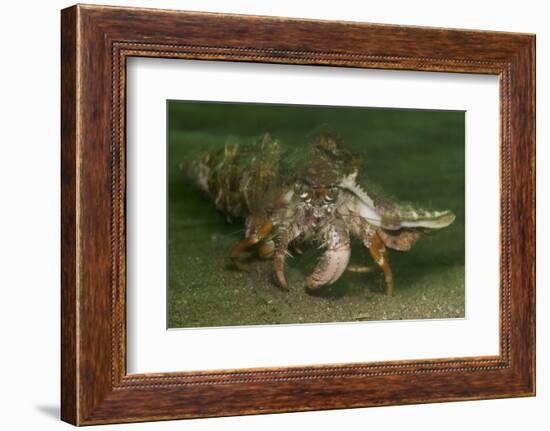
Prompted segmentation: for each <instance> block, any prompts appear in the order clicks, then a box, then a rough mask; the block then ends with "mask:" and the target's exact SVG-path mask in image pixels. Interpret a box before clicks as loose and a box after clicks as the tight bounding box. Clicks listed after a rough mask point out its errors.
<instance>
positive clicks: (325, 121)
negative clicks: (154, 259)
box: [167, 102, 465, 328]
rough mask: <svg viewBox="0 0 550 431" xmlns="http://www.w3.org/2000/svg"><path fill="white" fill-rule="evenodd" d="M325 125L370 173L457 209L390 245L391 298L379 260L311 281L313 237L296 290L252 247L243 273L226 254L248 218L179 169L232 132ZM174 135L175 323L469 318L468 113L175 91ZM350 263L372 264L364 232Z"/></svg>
mask: <svg viewBox="0 0 550 431" xmlns="http://www.w3.org/2000/svg"><path fill="white" fill-rule="evenodd" d="M320 125H323V127H325V128H328V129H329V130H332V131H334V132H336V133H338V134H339V135H340V136H341V138H342V139H343V141H344V144H345V146H346V147H348V148H350V149H352V150H354V151H359V152H361V153H362V154H363V165H362V166H363V167H362V170H361V173H360V175H361V176H362V177H363V178H365V179H366V183H365V184H369V183H372V184H376V185H377V187H379V190H383V191H384V193H385V194H386V195H387V196H389V197H393V198H396V199H398V200H405V201H411V202H415V203H418V204H419V206H421V207H427V208H432V209H440V210H442V209H451V210H452V211H453V212H454V213H455V214H456V216H457V218H456V220H455V222H454V223H453V224H452V225H451V226H450V227H448V228H446V229H443V230H441V231H438V232H434V233H431V234H430V235H427V236H425V237H424V238H422V239H421V240H420V241H419V242H418V243H417V244H415V245H414V246H413V248H412V250H411V251H409V252H398V251H394V250H390V263H391V267H392V270H393V276H394V285H395V291H394V296H393V297H392V298H388V297H387V296H386V295H385V284H384V280H383V276H382V272H381V271H376V272H372V273H369V274H357V273H350V272H346V273H344V275H343V276H342V277H341V278H340V279H339V280H338V281H337V282H336V283H335V284H334V285H332V286H329V287H325V288H321V289H319V290H318V291H316V292H314V293H311V292H308V291H306V289H305V279H306V277H307V275H308V274H309V273H310V272H311V271H312V270H313V267H314V266H315V261H316V259H317V258H318V257H319V253H320V251H319V250H317V249H316V247H315V246H311V247H309V248H307V249H306V250H305V253H304V254H303V255H301V256H295V257H294V258H289V259H287V267H286V274H287V279H288V282H289V291H283V290H282V289H281V288H279V287H278V286H277V284H276V283H275V281H274V276H273V268H272V262H271V261H270V260H267V261H261V260H258V259H255V258H254V257H253V256H252V255H251V257H252V258H251V259H250V261H249V263H250V267H251V269H252V270H251V272H250V273H240V272H236V271H235V270H234V269H233V268H232V267H231V265H230V262H229V258H228V254H229V250H230V248H231V247H232V246H233V245H234V244H235V243H236V242H237V241H238V240H239V239H240V238H241V237H242V235H243V227H244V224H243V222H242V221H236V222H234V223H228V222H227V221H226V219H225V217H224V216H223V215H222V214H220V213H219V212H218V211H217V210H216V209H215V207H214V205H213V203H212V202H210V201H209V200H208V199H207V198H206V197H205V195H204V194H203V193H201V192H200V191H199V190H198V189H197V188H196V187H195V186H194V185H193V184H192V183H191V182H190V181H189V180H188V178H187V176H186V172H185V168H183V169H182V166H185V161H187V160H189V159H190V158H193V157H196V155H197V154H198V153H200V152H201V151H205V150H206V149H209V148H220V147H222V146H223V145H224V143H225V140H226V138H227V136H232V137H234V139H238V140H240V141H242V142H243V143H246V142H252V140H253V139H254V137H255V136H258V135H260V134H262V133H264V132H270V133H271V134H272V135H273V136H274V137H277V138H279V139H280V140H281V141H282V142H283V144H284V145H303V144H304V143H305V142H306V141H307V139H308V138H309V137H310V136H311V135H310V133H311V131H312V130H313V129H315V128H317V127H319V126H320ZM168 136H169V139H168V154H169V156H168V190H169V192H168V194H169V196H168V241H167V244H168V246H167V247H168V265H167V270H168V271H167V273H168V281H167V289H168V295H167V297H168V304H167V306H168V322H167V325H168V327H169V328H187V327H218V326H228V325H266V324H279V323H284V324H289V323H315V322H356V321H368V320H403V319H433V318H459V317H464V315H465V289H464V256H465V253H464V251H465V246H464V233H465V229H464V223H465V220H464V206H465V202H464V178H465V171H464V113H463V112H438V111H412V110H407V111H404V110H387V109H385V110H380V109H377V110H372V109H369V110H365V109H353V110H349V109H338V108H330V109H329V108H323V109H318V108H317V109H311V108H302V107H293V108H287V107H284V108H281V107H273V106H261V105H232V104H224V105H220V104H218V105H211V104H197V103H184V102H170V103H169V133H168ZM366 188H367V187H366ZM351 263H352V264H364V263H368V264H370V263H372V260H371V258H370V255H369V253H368V251H367V250H366V249H364V248H363V247H362V246H361V245H360V244H359V243H357V242H355V243H353V244H352V257H351Z"/></svg>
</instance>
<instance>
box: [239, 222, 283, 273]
mask: <svg viewBox="0 0 550 431" xmlns="http://www.w3.org/2000/svg"><path fill="white" fill-rule="evenodd" d="M272 228H273V224H272V223H271V222H270V221H267V222H265V223H264V224H263V225H261V226H260V227H259V229H258V230H257V231H255V232H253V233H252V234H251V235H249V236H248V237H246V238H244V239H242V240H241V241H239V242H238V243H237V244H235V245H234V246H233V248H232V249H231V253H230V257H231V260H232V261H233V263H234V264H235V266H236V267H237V269H238V270H239V271H243V272H248V271H249V270H248V268H247V267H246V265H244V264H243V263H242V262H241V261H240V260H239V258H240V256H241V254H242V253H243V252H244V251H245V250H247V249H249V248H250V247H252V246H253V245H255V244H258V243H259V242H260V241H261V240H262V239H264V238H265V237H266V236H267V235H269V232H271V229H272Z"/></svg>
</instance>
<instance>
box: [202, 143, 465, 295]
mask: <svg viewBox="0 0 550 431" xmlns="http://www.w3.org/2000/svg"><path fill="white" fill-rule="evenodd" d="M358 160H359V158H358V156H357V155H356V154H354V153H351V152H350V151H348V150H346V149H345V148H344V146H343V144H342V142H341V141H340V140H339V139H338V138H337V137H335V136H334V135H332V134H329V133H321V134H319V135H317V136H316V137H315V138H314V139H313V141H312V142H311V143H310V144H308V146H307V147H300V148H297V147H296V148H294V150H292V149H289V150H284V149H283V146H282V145H281V143H280V142H279V141H278V140H277V139H274V138H272V137H271V136H270V135H269V134H265V135H263V136H261V137H259V138H258V139H257V140H256V141H255V142H254V143H251V144H249V145H242V144H239V143H236V142H231V141H228V142H227V143H226V145H225V147H224V148H223V149H221V150H218V151H214V152H209V153H207V154H205V155H204V156H203V157H201V158H200V159H199V160H198V161H196V162H195V163H194V165H193V171H194V174H195V175H194V176H195V178H196V179H197V182H198V185H199V186H200V188H202V189H203V190H204V191H205V192H206V193H207V194H208V195H209V196H210V197H211V199H212V200H213V201H214V203H215V205H216V207H217V209H218V210H220V211H222V212H223V213H224V214H225V215H226V216H227V217H228V218H229V219H235V218H241V219H244V221H245V232H244V238H243V239H241V240H240V241H239V242H238V243H237V244H235V246H234V247H233V248H232V249H231V252H230V258H231V260H232V262H233V264H234V266H235V267H236V268H237V269H239V270H241V271H247V267H246V266H245V265H244V263H243V262H242V254H243V253H244V252H246V251H249V250H252V249H256V250H257V252H258V254H259V256H260V257H263V258H270V257H272V258H273V262H274V269H275V274H276V278H277V280H278V284H279V285H280V287H281V288H283V289H288V284H287V280H286V276H285V260H286V258H287V256H288V255H290V251H289V250H293V251H300V250H301V249H302V248H303V247H305V246H308V245H309V244H316V245H317V246H319V247H320V248H322V249H323V253H322V256H321V257H320V259H319V261H318V262H317V265H316V267H315V269H314V271H313V273H312V274H311V275H310V276H309V277H308V278H307V282H306V286H307V288H308V289H318V288H320V287H322V286H326V285H330V284H332V283H334V282H335V281H336V280H338V279H339V277H340V276H341V275H342V274H343V272H344V271H345V270H346V269H347V270H349V271H353V272H369V271H371V270H372V269H374V268H375V267H373V266H348V264H349V261H350V256H351V238H352V237H354V238H357V239H358V240H359V242H360V243H362V244H363V245H364V246H365V247H366V248H368V250H369V251H370V254H371V256H372V258H373V260H374V261H375V262H376V264H377V265H378V267H379V268H380V269H381V270H382V271H383V274H384V279H385V283H386V292H387V295H388V296H391V295H392V294H393V277H392V271H391V268H390V264H389V260H388V252H387V248H391V249H394V250H400V251H406V250H409V249H410V248H411V247H412V245H413V244H414V243H415V242H416V241H417V240H418V239H419V237H420V236H421V235H422V234H423V232H425V231H428V230H433V229H441V228H444V227H446V226H449V225H450V224H451V223H452V222H453V221H454V219H455V216H454V214H453V213H452V212H451V211H449V210H445V211H426V210H423V209H420V208H415V207H414V206H412V205H410V204H401V203H396V202H393V201H390V200H388V199H377V198H374V197H373V196H371V194H369V192H368V191H367V190H366V189H365V187H362V186H361V185H360V183H359V170H360V164H359V161H358Z"/></svg>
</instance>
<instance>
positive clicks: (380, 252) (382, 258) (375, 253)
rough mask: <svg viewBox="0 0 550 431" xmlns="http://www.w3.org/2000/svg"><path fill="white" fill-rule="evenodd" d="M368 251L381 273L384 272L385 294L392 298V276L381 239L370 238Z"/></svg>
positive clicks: (377, 236)
mask: <svg viewBox="0 0 550 431" xmlns="http://www.w3.org/2000/svg"><path fill="white" fill-rule="evenodd" d="M369 251H370V254H371V256H372V258H373V259H374V261H375V262H376V263H377V264H378V266H379V267H380V268H382V271H384V280H385V281H386V293H387V295H388V296H393V276H392V273H391V268H390V264H389V262H388V256H387V253H386V246H385V245H384V242H383V241H382V238H380V236H379V235H378V234H376V235H374V236H373V237H372V241H371V243H370V246H369Z"/></svg>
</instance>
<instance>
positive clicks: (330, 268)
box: [307, 230, 351, 289]
mask: <svg viewBox="0 0 550 431" xmlns="http://www.w3.org/2000/svg"><path fill="white" fill-rule="evenodd" d="M350 256H351V247H350V243H349V238H348V236H347V235H342V234H341V233H339V232H338V231H337V230H331V231H330V232H329V238H328V248H327V250H326V251H325V253H324V254H323V256H322V257H321V259H320V260H319V262H318V263H317V266H316V267H315V270H314V271H313V273H312V274H311V275H310V276H309V277H308V279H307V288H308V289H318V288H319V287H322V286H326V285H329V284H332V283H334V282H335V281H336V280H338V279H339V278H340V276H341V275H342V274H343V273H344V271H345V270H346V268H347V266H348V263H349V259H350Z"/></svg>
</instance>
